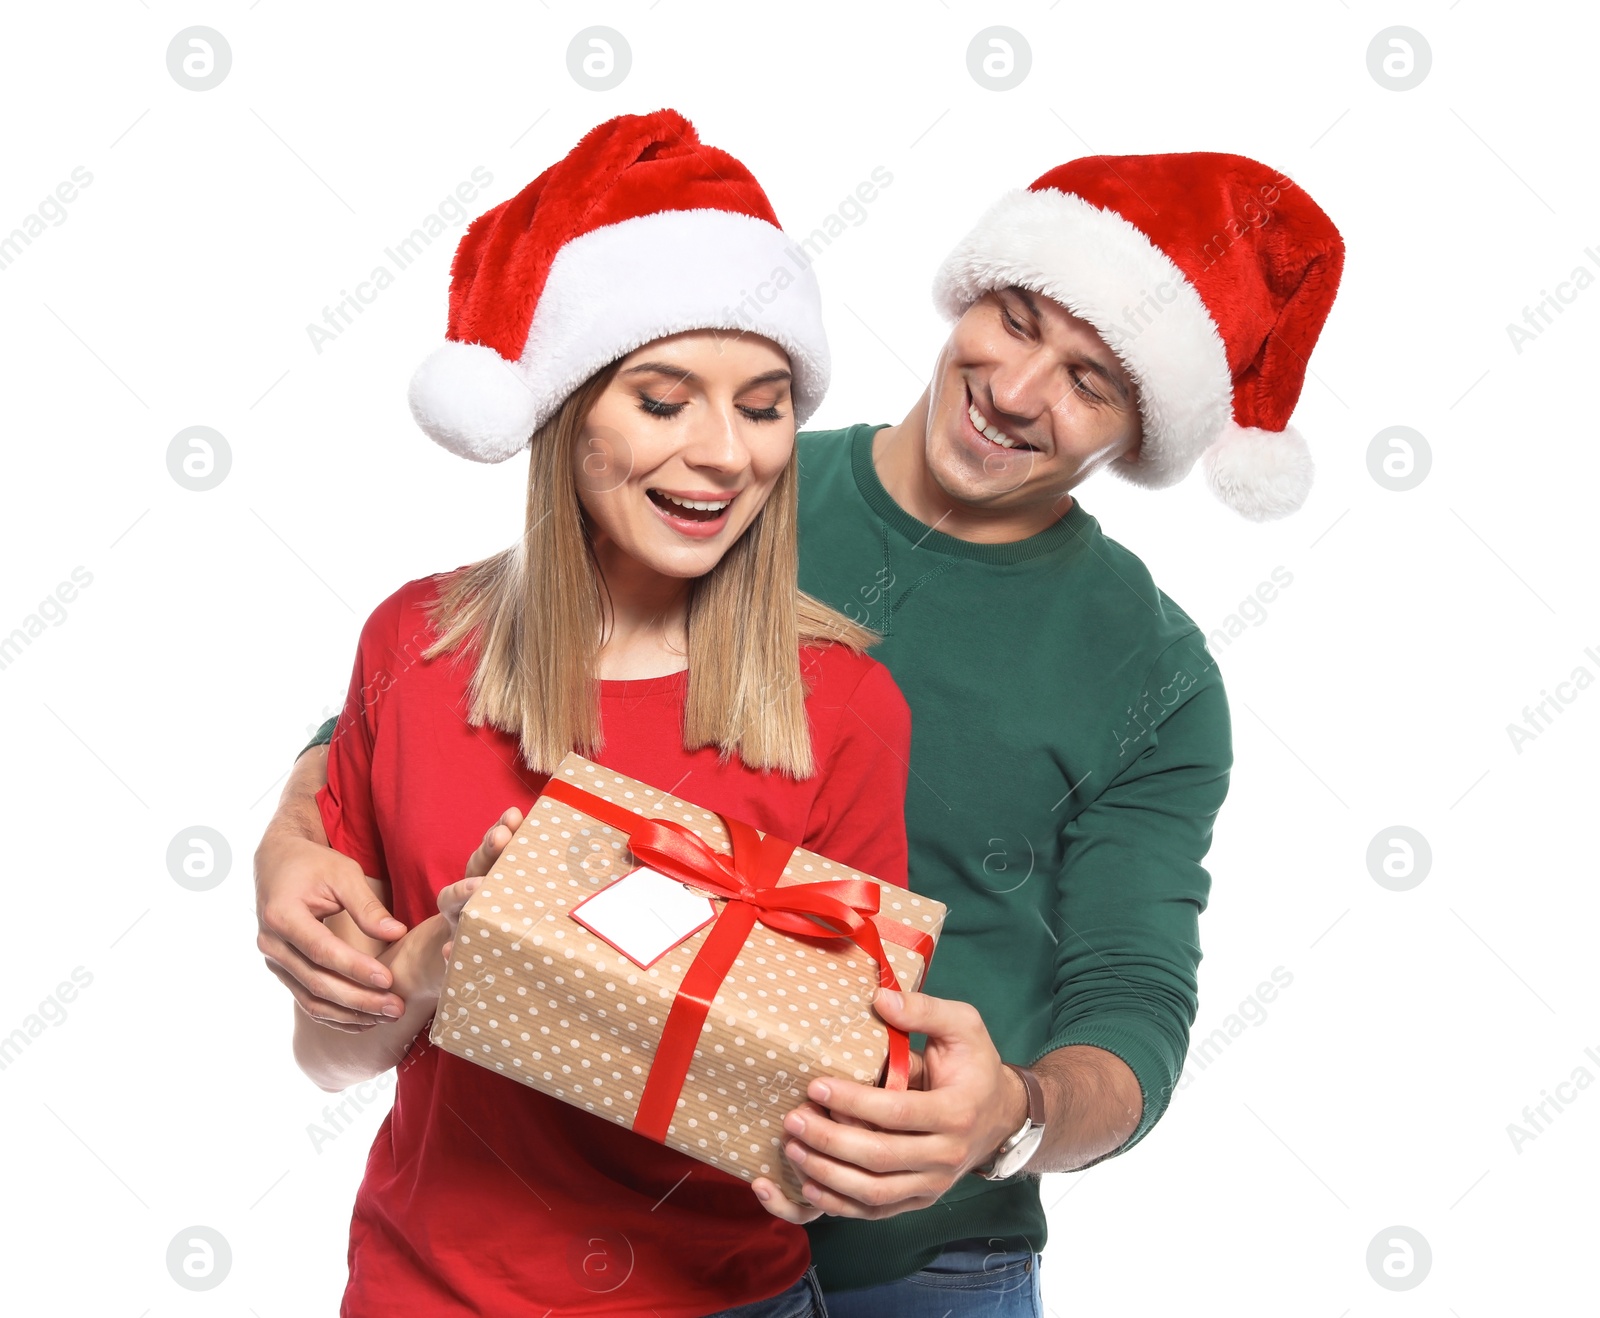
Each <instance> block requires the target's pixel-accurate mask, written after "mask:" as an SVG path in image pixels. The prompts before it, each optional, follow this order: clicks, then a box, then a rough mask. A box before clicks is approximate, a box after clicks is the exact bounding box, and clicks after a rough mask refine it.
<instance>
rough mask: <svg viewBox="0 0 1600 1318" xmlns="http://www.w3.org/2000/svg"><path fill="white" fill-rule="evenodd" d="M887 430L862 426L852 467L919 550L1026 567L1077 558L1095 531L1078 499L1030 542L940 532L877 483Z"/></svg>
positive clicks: (883, 514)
mask: <svg viewBox="0 0 1600 1318" xmlns="http://www.w3.org/2000/svg"><path fill="white" fill-rule="evenodd" d="M882 429H884V426H883V425H876V426H869V425H858V426H856V427H854V428H853V430H852V432H851V436H850V465H851V468H852V470H853V471H854V473H855V478H856V488H857V489H858V490H860V491H861V497H862V498H863V499H865V500H866V501H867V506H868V507H869V508H871V509H872V511H873V512H875V513H876V514H877V515H878V516H879V517H880V518H881V519H882V520H883V522H884V524H885V525H886V526H888V527H890V528H891V529H892V530H895V531H897V532H899V533H900V534H901V535H902V536H904V537H905V538H906V539H907V540H909V541H910V542H911V544H912V546H913V547H914V548H917V549H926V550H929V551H930V552H932V553H935V554H944V555H947V556H949V557H951V558H966V559H972V560H974V561H976V562H980V563H1024V562H1027V561H1028V560H1029V559H1034V558H1041V557H1043V556H1044V555H1046V554H1054V553H1062V554H1064V555H1066V556H1069V557H1075V556H1076V555H1077V553H1078V552H1079V550H1080V549H1081V548H1082V547H1083V545H1084V543H1085V542H1086V540H1087V538H1088V537H1089V535H1090V534H1091V533H1092V532H1093V531H1094V529H1095V526H1096V522H1095V520H1094V518H1093V517H1091V516H1090V515H1089V514H1088V513H1086V512H1085V511H1084V510H1083V504H1082V503H1080V502H1079V501H1078V496H1077V495H1076V494H1074V495H1073V496H1072V507H1071V508H1069V509H1068V510H1067V512H1066V514H1065V516H1063V517H1062V518H1060V519H1059V520H1058V521H1056V522H1055V523H1054V524H1052V525H1051V526H1048V527H1046V528H1045V529H1044V530H1043V531H1040V532H1039V533H1038V534H1037V535H1031V536H1029V537H1028V538H1027V539H1026V540H1012V541H1009V542H1007V543H1004V544H979V543H977V542H976V541H972V540H962V539H959V538H958V537H956V536H953V535H946V534H945V533H944V532H943V531H940V530H939V529H938V528H937V527H932V526H929V525H927V524H926V523H925V522H920V521H918V520H917V519H916V518H915V517H913V516H912V515H911V514H910V513H908V512H907V511H906V510H905V509H904V508H902V507H901V506H900V505H899V504H897V503H896V502H895V501H894V499H893V497H892V496H891V495H890V494H889V491H888V490H886V489H885V488H884V486H883V482H882V481H881V480H879V479H878V469H877V468H876V467H875V466H873V463H872V438H873V436H874V435H876V434H877V433H878V431H880V430H882Z"/></svg>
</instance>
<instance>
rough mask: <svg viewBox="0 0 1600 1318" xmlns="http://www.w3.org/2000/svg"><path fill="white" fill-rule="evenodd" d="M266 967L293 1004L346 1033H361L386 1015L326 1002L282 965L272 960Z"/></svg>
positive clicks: (384, 1018)
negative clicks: (375, 1014) (284, 989)
mask: <svg viewBox="0 0 1600 1318" xmlns="http://www.w3.org/2000/svg"><path fill="white" fill-rule="evenodd" d="M267 969H268V970H270V971H271V972H272V973H273V974H274V975H276V976H277V977H278V978H279V980H281V981H282V983H283V986H284V987H285V988H286V989H288V990H289V992H290V994H291V995H292V996H293V997H294V1001H295V1006H297V1007H299V1008H300V1010H301V1011H303V1012H305V1014H306V1015H307V1016H309V1017H311V1019H312V1020H314V1021H317V1022H318V1023H320V1024H322V1025H327V1026H329V1027H331V1028H332V1029H335V1030H343V1031H344V1032H346V1033H348V1034H362V1033H365V1032H366V1031H367V1030H370V1029H371V1028H372V1027H373V1026H374V1025H378V1024H381V1023H382V1022H384V1021H385V1020H387V1019H388V1018H387V1017H384V1016H366V1015H363V1014H362V1013H361V1012H359V1011H351V1010H350V1009H349V1008H348V1007H341V1006H340V1005H339V1004H338V1003H337V1002H326V1001H324V1000H323V999H321V998H317V997H313V996H312V995H311V994H310V993H308V992H306V987H305V985H304V984H302V983H301V982H300V981H299V980H298V979H296V978H295V977H294V976H293V975H291V974H289V972H288V971H286V970H285V969H284V968H283V967H282V966H280V965H277V964H275V963H274V962H272V961H268V962H267Z"/></svg>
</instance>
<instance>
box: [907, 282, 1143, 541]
mask: <svg viewBox="0 0 1600 1318" xmlns="http://www.w3.org/2000/svg"><path fill="white" fill-rule="evenodd" d="M931 388H932V398H931V400H930V401H931V406H930V408H929V411H928V429H927V434H926V437H925V454H926V460H927V467H928V473H929V475H930V476H931V477H932V479H933V481H934V482H935V484H937V485H938V486H939V488H940V489H941V490H942V491H943V492H944V494H945V496H946V497H947V498H949V499H950V500H951V501H952V502H954V503H959V504H965V505H969V506H972V507H974V508H983V509H987V510H990V511H994V512H1005V511H1022V510H1025V509H1029V508H1037V507H1041V506H1045V505H1049V504H1052V503H1054V502H1056V501H1057V500H1059V499H1060V498H1061V497H1062V495H1064V494H1065V493H1066V492H1067V491H1068V490H1070V489H1072V487H1073V486H1075V485H1077V484H1078V483H1079V482H1080V481H1081V480H1083V479H1084V478H1085V477H1086V476H1088V475H1089V474H1090V473H1091V472H1093V471H1094V470H1095V469H1097V468H1098V467H1100V466H1103V465H1104V464H1105V463H1107V462H1109V461H1111V460H1112V459H1113V458H1116V457H1120V456H1122V455H1124V454H1127V453H1132V452H1134V451H1136V450H1137V448H1138V445H1139V438H1140V422H1139V402H1138V395H1137V391H1136V386H1135V385H1134V382H1133V379H1132V377H1130V376H1129V375H1128V373H1127V371H1125V370H1124V369H1123V367H1122V364H1121V363H1120V362H1119V361H1118V360H1117V357H1116V354H1115V353H1113V352H1112V351H1111V349H1110V348H1108V347H1107V346H1106V344H1105V341H1104V340H1103V339H1102V338H1101V337H1100V335H1099V334H1098V333H1097V332H1096V331H1095V329H1094V328H1093V326H1091V325H1090V324H1089V323H1088V322H1087V321H1083V320H1079V319H1078V318H1077V317H1076V316H1074V315H1072V314H1071V313H1070V312H1068V311H1067V310H1066V309H1065V308H1064V307H1062V306H1061V304H1060V303H1058V302H1055V301H1053V300H1051V299H1050V298H1047V297H1045V296H1043V295H1042V294H1039V293H1033V292H1029V291H1027V290H1025V289H1019V288H1009V289H1003V290H1000V291H998V292H994V293H986V294H985V295H984V296H983V297H981V298H979V299H978V301H976V302H974V303H973V304H972V306H970V307H969V308H967V311H966V313H965V314H964V315H963V316H962V317H961V319H960V320H958V321H957V322H956V324H955V327H954V328H953V329H952V330H951V332H950V338H949V339H948V340H947V341H946V343H945V345H944V348H943V350H942V351H941V352H940V354H939V360H938V363H937V365H936V367H935V371H934V379H933V384H932V386H931Z"/></svg>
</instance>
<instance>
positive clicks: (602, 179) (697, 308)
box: [410, 110, 829, 462]
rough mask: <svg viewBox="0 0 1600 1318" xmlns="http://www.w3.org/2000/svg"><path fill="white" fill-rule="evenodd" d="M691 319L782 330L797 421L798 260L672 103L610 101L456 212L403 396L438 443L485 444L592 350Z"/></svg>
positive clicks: (773, 335) (738, 173) (739, 179)
mask: <svg viewBox="0 0 1600 1318" xmlns="http://www.w3.org/2000/svg"><path fill="white" fill-rule="evenodd" d="M763 290H764V291H763ZM694 329H725V330H733V331H736V332H738V331H742V332H747V333H753V334H758V335H761V336H763V337H765V338H769V339H772V340H773V341H774V342H776V343H777V344H778V345H779V346H780V347H782V348H783V349H784V350H785V351H786V352H787V353H788V354H789V363H790V369H791V370H792V371H793V376H794V378H793V384H792V386H791V388H792V391H793V397H794V407H795V417H796V421H797V423H801V422H804V421H805V420H806V418H807V417H809V416H810V415H811V414H812V413H813V412H814V411H815V410H816V408H817V405H818V404H819V403H820V402H821V401H822V396H823V394H824V393H825V392H826V390H827V387H828V371H829V360H828V343H827V338H826V336H825V335H824V334H823V329H822V310H821V303H820V300H819V297H818V292H817V283H816V277H815V276H814V275H813V274H812V272H811V270H810V268H809V264H802V263H801V262H799V261H797V260H795V259H794V257H793V255H792V252H791V249H790V245H789V241H788V239H787V238H785V236H784V233H783V230H782V229H781V228H780V227H779V226H778V220H777V216H776V215H774V214H773V210H772V205H771V203H770V202H768V200H767V197H766V194H765V193H764V192H763V191H762V190H761V185H760V184H759V183H757V182H756V180H755V178H754V177H753V176H752V175H751V173H750V171H749V170H747V169H746V168H745V167H744V166H743V165H742V164H740V163H739V161H737V160H735V159H734V158H733V157H732V156H730V155H728V154H727V153H726V152H724V151H719V150H717V149H716V148H715V147H711V146H707V145H705V144H704V143H702V142H701V141H700V139H699V137H698V135H697V134H696V133H695V130H694V126H693V125H692V124H691V123H690V122H689V121H688V120H687V119H685V118H684V117H683V116H682V115H680V114H679V113H677V111H675V110H657V111H655V112H654V113H652V114H644V115H620V116H618V117H617V118H615V119H611V120H609V121H607V122H606V123H603V124H601V125H600V126H599V127H597V128H594V129H591V130H590V131H589V132H588V133H586V134H585V135H584V137H583V140H582V141H580V142H579V143H578V144H577V146H575V147H574V148H573V149H572V150H571V151H570V152H569V153H568V154H567V156H566V157H565V158H564V159H562V160H560V161H558V162H557V163H556V164H554V165H552V166H551V167H550V168H549V169H547V170H545V171H544V173H542V174H540V175H539V177H538V178H536V179H534V180H533V182H532V183H530V184H528V186H527V187H525V188H523V189H522V191H521V192H519V193H517V195H516V196H514V197H512V198H510V199H509V200H507V201H503V202H501V203H500V204H499V205H498V206H495V207H493V208H492V209H490V210H488V211H485V212H484V213H483V214H482V215H480V216H478V218H477V219H475V220H473V221H472V223H471V224H470V225H468V226H467V231H466V233H465V234H464V235H463V236H462V238H461V242H460V244H459V245H458V246H457V247H456V254H455V260H454V261H453V262H452V263H451V266H450V316H449V321H448V324H447V326H446V330H445V342H444V343H443V344H441V345H440V346H439V347H438V348H436V349H434V351H433V352H432V353H431V354H430V355H429V356H428V358H427V359H426V360H425V361H424V362H423V363H422V365H421V366H419V367H418V368H417V371H416V374H415V375H414V376H413V377H412V380H411V390H410V402H411V414H412V416H414V417H415V418H416V420H417V424H418V425H420V426H421V427H422V428H423V430H425V431H426V432H427V433H428V435H429V436H430V437H431V438H433V439H434V440H436V441H438V442H439V443H440V444H442V445H443V446H444V447H445V448H447V449H449V450H450V451H451V452H452V453H457V454H459V455H460V456H462V457H464V458H472V459H473V460H474V461H477V462H503V461H504V460H505V459H507V458H509V457H511V456H512V455H513V454H515V453H518V452H520V451H521V450H522V449H524V448H526V447H527V445H528V441H529V439H530V438H531V437H532V435H533V432H534V431H535V430H537V429H538V428H539V426H540V425H542V424H543V423H544V422H545V421H547V420H548V419H549V418H550V417H551V416H553V415H554V414H555V412H556V411H557V409H558V408H559V407H560V406H561V404H562V402H563V401H564V400H565V399H566V398H567V396H568V395H570V394H571V393H572V391H573V390H574V389H576V388H577V387H578V386H579V385H580V384H582V383H583V382H584V381H585V380H586V379H588V378H589V377H590V376H591V375H593V374H594V373H595V372H596V371H598V370H599V369H600V368H601V367H603V366H606V365H608V364H610V363H611V362H613V361H615V360H616V359H617V358H619V357H623V356H626V355H627V354H628V353H630V352H632V351H633V350H634V349H635V348H640V347H643V346H644V345H645V344H646V343H649V342H651V341H652V340H654V339H659V338H663V337H665V336H666V335H669V334H678V333H682V332H683V331H685V330H694Z"/></svg>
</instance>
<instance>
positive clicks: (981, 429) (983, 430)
mask: <svg viewBox="0 0 1600 1318" xmlns="http://www.w3.org/2000/svg"><path fill="white" fill-rule="evenodd" d="M967 420H968V421H970V422H971V423H972V429H973V430H974V431H975V432H976V433H977V435H978V436H979V437H980V438H981V439H983V440H986V441H987V442H988V443H990V444H993V445H995V446H997V447H999V448H1004V449H1013V450H1015V449H1022V450H1025V451H1027V452H1029V453H1037V452H1038V451H1039V450H1038V449H1037V448H1035V447H1034V446H1033V445H1032V444H1029V443H1028V442H1027V441H1025V440H1021V439H1018V438H1017V437H1016V436H1015V435H1011V434H1007V433H1006V432H1005V431H1004V430H1002V429H1000V427H999V426H997V425H995V423H994V422H993V421H991V420H989V418H988V417H986V416H985V415H984V414H983V411H982V409H980V408H979V406H978V402H977V399H975V398H974V397H973V396H972V389H971V387H970V386H969V387H968V388H967Z"/></svg>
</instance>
